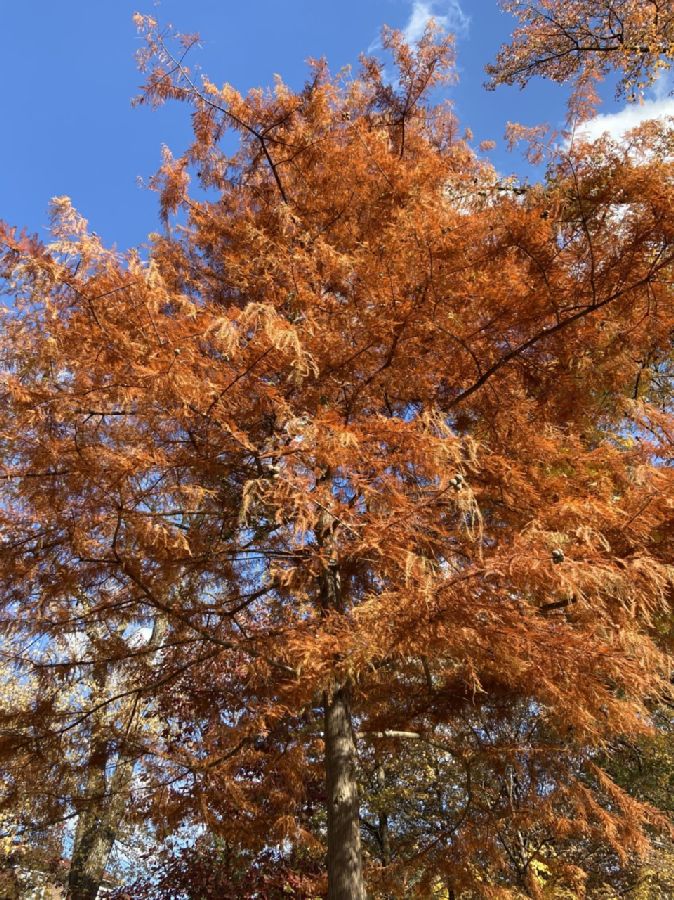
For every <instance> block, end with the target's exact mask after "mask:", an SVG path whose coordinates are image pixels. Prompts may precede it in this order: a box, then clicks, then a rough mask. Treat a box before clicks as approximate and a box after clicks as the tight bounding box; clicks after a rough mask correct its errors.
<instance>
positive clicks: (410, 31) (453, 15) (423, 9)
mask: <svg viewBox="0 0 674 900" xmlns="http://www.w3.org/2000/svg"><path fill="white" fill-rule="evenodd" d="M430 19H435V21H436V22H437V23H438V25H440V26H441V27H442V28H444V29H445V30H446V31H452V32H454V34H457V35H465V34H467V33H468V28H469V26H470V18H469V17H468V16H467V15H466V14H465V13H464V11H463V9H462V8H461V4H460V3H459V0H413V2H412V9H411V11H410V17H409V19H408V20H407V24H406V25H405V27H404V28H403V34H404V35H405V38H406V40H407V41H408V43H410V44H414V43H416V42H417V41H418V40H419V38H420V37H421V36H422V34H423V33H424V29H425V27H426V25H427V24H428V22H429V20H430Z"/></svg>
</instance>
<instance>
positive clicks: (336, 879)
mask: <svg viewBox="0 0 674 900" xmlns="http://www.w3.org/2000/svg"><path fill="white" fill-rule="evenodd" d="M325 774H326V781H327V792H328V800H327V802H328V900H365V887H364V884H363V868H362V859H361V850H360V819H359V804H358V784H357V782H356V746H355V742H354V736H353V728H352V726H351V705H350V688H349V685H348V684H344V685H342V686H341V687H340V688H338V689H337V690H336V691H334V693H333V694H332V696H327V695H326V697H325Z"/></svg>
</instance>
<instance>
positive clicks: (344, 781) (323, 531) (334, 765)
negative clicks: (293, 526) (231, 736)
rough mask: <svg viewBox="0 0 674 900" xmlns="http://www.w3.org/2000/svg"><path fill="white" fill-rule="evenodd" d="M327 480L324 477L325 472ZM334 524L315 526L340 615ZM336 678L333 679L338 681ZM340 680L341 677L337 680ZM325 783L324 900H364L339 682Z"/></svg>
mask: <svg viewBox="0 0 674 900" xmlns="http://www.w3.org/2000/svg"><path fill="white" fill-rule="evenodd" d="M324 477H325V478H326V479H327V478H328V477H329V473H328V472H326V474H325V476H324ZM335 526H336V521H335V519H334V518H333V516H332V515H331V514H330V513H329V512H328V510H325V512H324V513H323V514H322V515H321V517H320V521H319V523H318V527H317V529H316V530H317V537H318V543H319V545H320V547H321V549H322V550H323V552H324V553H325V556H326V566H325V569H324V571H323V573H322V575H321V579H320V594H321V606H322V608H323V611H324V612H325V613H327V612H328V611H330V610H335V611H337V612H339V613H342V614H343V613H344V612H345V610H346V605H345V602H344V596H343V594H342V583H341V578H340V574H339V559H338V556H337V547H336V542H335ZM339 677H340V676H337V678H339ZM342 677H343V676H342ZM323 706H324V710H325V780H326V790H327V807H328V809H327V813H328V900H365V886H364V883H363V861H362V855H361V849H360V806H359V803H358V782H357V781H356V741H355V735H354V733H353V725H352V722H351V685H350V683H349V681H348V679H347V680H346V681H342V683H341V684H340V683H339V681H338V685H337V686H336V687H335V688H333V690H332V691H331V692H326V693H325V695H324V698H323Z"/></svg>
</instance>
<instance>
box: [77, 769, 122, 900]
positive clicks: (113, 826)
mask: <svg viewBox="0 0 674 900" xmlns="http://www.w3.org/2000/svg"><path fill="white" fill-rule="evenodd" d="M98 766H100V768H99V769H98V771H93V770H91V771H90V774H89V778H88V780H87V790H88V791H92V793H94V792H97V791H100V790H102V791H103V792H105V791H106V790H107V791H108V792H109V794H110V796H108V797H105V799H103V798H102V797H101V798H100V799H99V797H100V795H99V797H97V798H96V799H94V800H93V801H92V806H91V807H90V808H89V809H87V810H85V811H84V812H82V813H81V814H80V816H79V818H78V821H77V830H76V833H75V844H74V847H73V854H72V858H71V861H70V871H69V873H68V898H69V900H96V897H97V896H98V892H99V890H100V887H101V883H102V881H103V878H104V877H105V870H106V868H107V865H108V860H109V859H110V852H111V851H112V847H113V845H114V843H115V840H116V839H117V835H118V834H119V827H120V824H121V821H122V818H123V816H124V812H125V809H126V804H127V802H128V799H129V791H130V786H131V778H132V775H133V763H132V762H131V761H130V760H123V761H120V762H119V763H118V766H117V769H116V771H115V775H114V776H113V778H112V780H111V784H110V786H106V784H105V764H104V763H103V764H98ZM98 766H97V768H98ZM94 796H95V795H94Z"/></svg>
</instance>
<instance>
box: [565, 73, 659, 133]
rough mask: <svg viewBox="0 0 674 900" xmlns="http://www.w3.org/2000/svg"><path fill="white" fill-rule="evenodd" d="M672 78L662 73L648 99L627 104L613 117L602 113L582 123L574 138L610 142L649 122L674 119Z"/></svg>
mask: <svg viewBox="0 0 674 900" xmlns="http://www.w3.org/2000/svg"><path fill="white" fill-rule="evenodd" d="M673 91H674V77H673V76H672V73H671V72H668V71H663V72H662V73H661V75H660V77H659V78H658V79H657V81H656V82H655V84H654V85H653V87H652V90H651V92H650V93H651V96H650V97H649V98H648V99H647V100H644V101H643V102H641V103H627V104H626V105H625V106H624V107H623V108H622V109H621V110H619V111H618V112H615V113H602V114H601V115H598V116H595V117H594V118H593V119H589V121H587V122H584V123H583V125H582V126H581V127H580V128H579V129H578V131H577V134H578V136H579V137H581V138H583V139H584V140H596V139H597V138H598V137H601V135H602V134H608V135H609V137H611V138H613V139H614V140H620V139H621V138H622V137H623V135H624V134H625V133H626V132H627V131H630V130H631V129H632V128H636V127H637V125H640V124H641V123H642V122H647V121H648V120H649V119H666V118H669V117H670V116H674V96H672V93H673Z"/></svg>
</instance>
